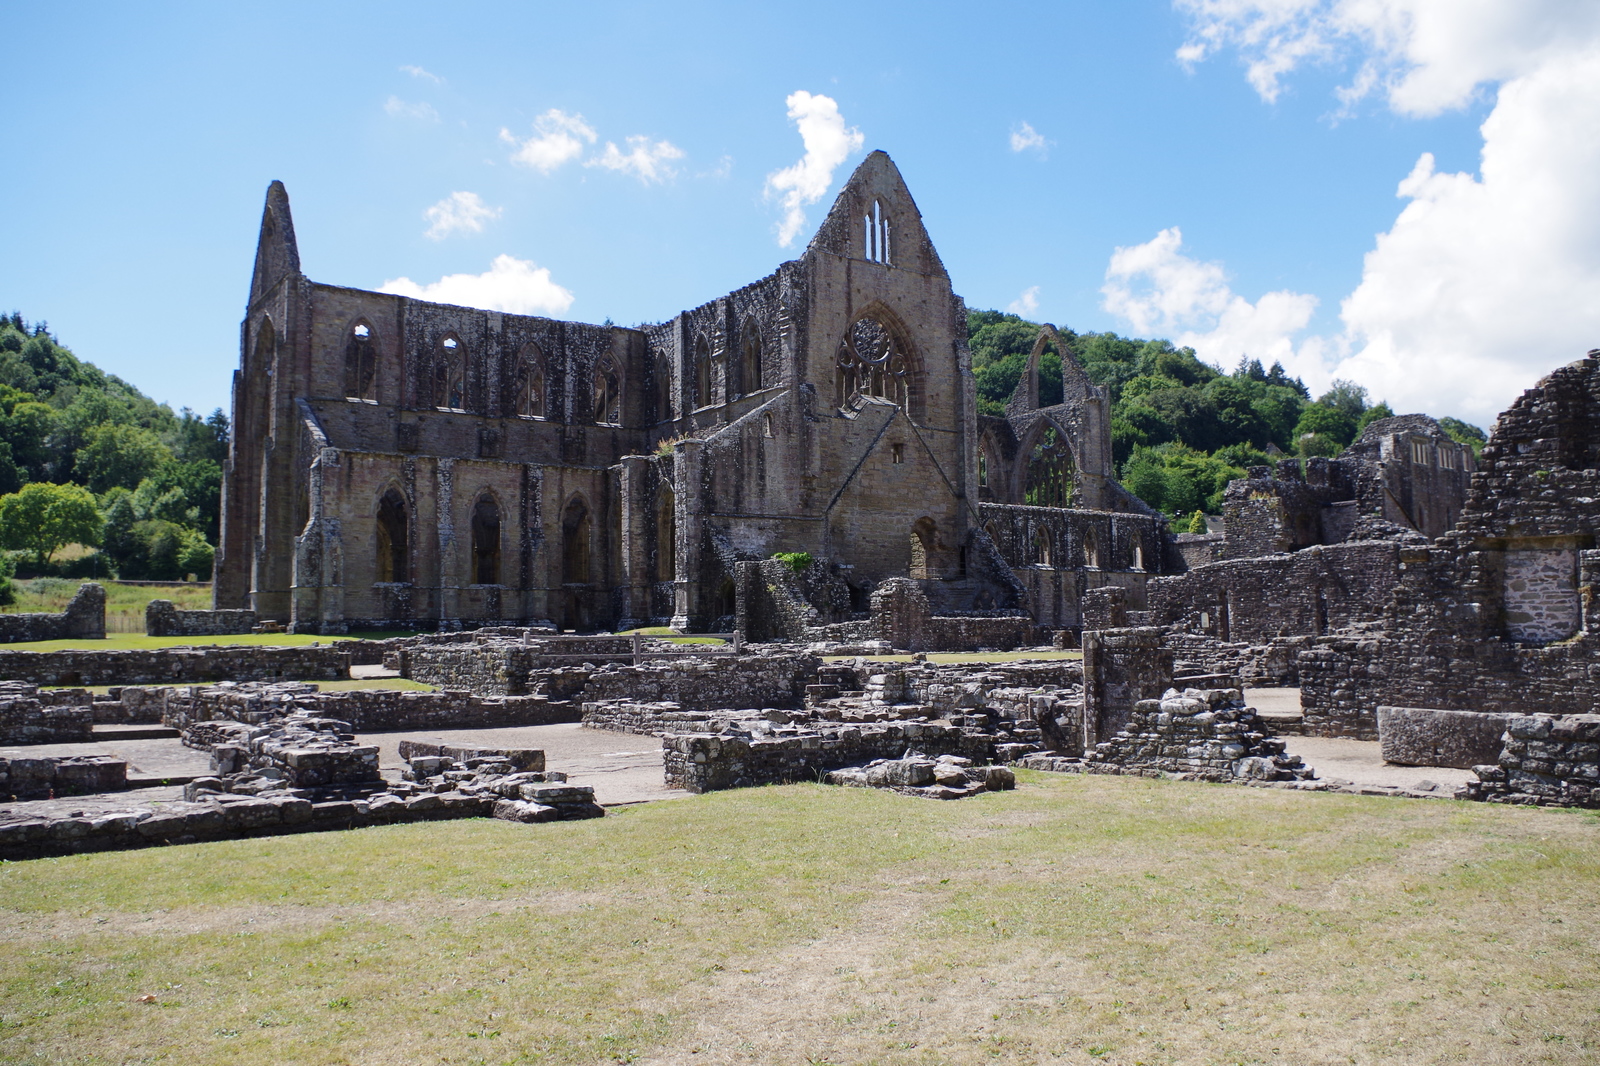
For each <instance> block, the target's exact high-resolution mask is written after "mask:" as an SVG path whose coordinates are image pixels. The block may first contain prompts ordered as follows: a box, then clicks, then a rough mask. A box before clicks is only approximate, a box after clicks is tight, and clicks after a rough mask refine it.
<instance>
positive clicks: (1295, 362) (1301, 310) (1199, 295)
mask: <svg viewBox="0 0 1600 1066" xmlns="http://www.w3.org/2000/svg"><path fill="white" fill-rule="evenodd" d="M1182 248H1183V233H1182V231H1180V230H1179V229H1178V227H1176V226H1173V227H1172V228H1171V229H1164V230H1162V231H1161V232H1160V233H1158V234H1156V235H1155V237H1154V238H1153V239H1151V240H1149V241H1146V242H1145V243H1144V244H1135V245H1133V246H1131V247H1128V248H1118V249H1117V250H1116V251H1115V252H1114V253H1113V254H1112V256H1111V264H1110V266H1108V267H1107V268H1106V284H1105V286H1104V287H1103V288H1102V289H1101V290H1100V292H1101V295H1102V297H1103V301H1102V306H1103V307H1105V309H1106V310H1107V311H1110V312H1111V313H1113V314H1115V315H1117V316H1119V317H1121V318H1123V319H1125V320H1127V322H1128V323H1129V325H1130V326H1131V327H1132V329H1133V331H1134V332H1135V333H1139V334H1142V335H1144V336H1163V337H1169V338H1171V339H1172V340H1173V341H1174V342H1175V343H1177V344H1181V345H1187V346H1189V347H1191V348H1193V349H1194V350H1195V353H1196V354H1197V355H1199V356H1200V358H1202V359H1204V360H1206V361H1207V362H1210V363H1217V364H1220V365H1222V366H1224V367H1231V366H1233V365H1234V364H1235V363H1237V362H1238V361H1239V358H1240V357H1241V356H1249V357H1250V358H1253V359H1260V360H1262V361H1263V362H1266V363H1271V362H1272V361H1274V360H1277V361H1278V362H1281V363H1283V365H1284V366H1285V367H1287V368H1289V370H1291V371H1292V372H1294V373H1297V374H1302V375H1304V376H1305V377H1307V378H1308V379H1309V380H1308V384H1310V385H1312V387H1314V388H1315V387H1320V386H1321V385H1322V384H1323V383H1325V382H1326V381H1327V379H1328V377H1329V375H1328V372H1327V369H1326V367H1325V366H1324V364H1323V361H1322V355H1323V347H1324V342H1323V341H1322V340H1321V339H1320V338H1316V337H1312V338H1309V339H1307V340H1306V341H1305V342H1304V343H1302V344H1300V345H1298V346H1297V345H1296V344H1295V342H1294V337H1295V335H1296V334H1298V333H1300V332H1301V331H1303V330H1304V329H1305V328H1306V326H1307V325H1309V324H1310V322H1311V315H1312V313H1313V312H1315V311H1316V309H1317V298H1316V297H1315V296H1310V295H1307V294H1305V293H1299V292H1289V291H1286V290H1285V291H1279V292H1269V293H1267V294H1266V295H1265V296H1262V297H1261V298H1260V299H1259V300H1257V301H1256V302H1254V303H1251V302H1250V301H1249V300H1247V299H1245V298H1244V297H1243V296H1240V295H1239V294H1237V293H1235V292H1234V291H1233V288H1232V287H1231V286H1230V285H1229V283H1228V277H1227V273H1226V271H1224V270H1223V267H1222V264H1221V263H1207V262H1202V261H1200V260H1198V259H1194V258H1192V257H1190V256H1187V255H1185V254H1183V251H1182Z"/></svg>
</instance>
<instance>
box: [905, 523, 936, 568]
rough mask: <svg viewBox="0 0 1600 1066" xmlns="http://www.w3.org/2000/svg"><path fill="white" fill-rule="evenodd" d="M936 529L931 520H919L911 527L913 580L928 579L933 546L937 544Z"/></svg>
mask: <svg viewBox="0 0 1600 1066" xmlns="http://www.w3.org/2000/svg"><path fill="white" fill-rule="evenodd" d="M937 536H938V528H937V527H936V526H935V525H934V524H933V519H931V518H919V519H917V521H916V524H915V525H913V526H912V527H911V576H912V577H915V578H930V577H932V576H933V570H932V567H931V564H930V560H931V559H932V558H933V552H934V545H935V543H937Z"/></svg>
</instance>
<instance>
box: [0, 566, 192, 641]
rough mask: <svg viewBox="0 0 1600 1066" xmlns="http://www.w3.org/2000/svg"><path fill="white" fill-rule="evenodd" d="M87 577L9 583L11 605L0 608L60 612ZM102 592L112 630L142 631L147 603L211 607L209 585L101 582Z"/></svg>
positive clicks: (16, 611)
mask: <svg viewBox="0 0 1600 1066" xmlns="http://www.w3.org/2000/svg"><path fill="white" fill-rule="evenodd" d="M87 580H90V579H89V578H82V579H79V578H61V577H35V578H28V579H27V580H23V581H16V582H13V587H14V588H15V589H16V593H17V599H16V602H15V603H12V604H9V605H7V606H5V607H0V611H3V612H5V613H6V614H20V613H35V612H41V611H47V612H52V613H53V612H58V611H61V610H64V609H65V608H66V606H67V603H68V602H69V601H70V600H71V599H72V597H73V596H75V595H77V592H78V586H80V585H82V584H83V583H84V581H87ZM100 584H101V585H102V586H103V587H104V588H105V590H106V624H107V626H110V627H113V628H116V627H117V626H118V622H119V620H121V625H122V627H123V628H136V629H138V630H140V631H142V630H143V629H144V609H145V606H146V605H147V604H148V603H149V602H150V601H151V600H171V601H172V602H173V605H174V606H176V607H177V608H178V609H179V610H182V611H195V610H204V609H207V608H209V607H210V606H211V585H210V584H209V583H202V582H198V581H197V582H190V583H186V584H183V585H174V586H156V585H124V584H122V583H121V582H120V581H109V580H106V579H101V580H100Z"/></svg>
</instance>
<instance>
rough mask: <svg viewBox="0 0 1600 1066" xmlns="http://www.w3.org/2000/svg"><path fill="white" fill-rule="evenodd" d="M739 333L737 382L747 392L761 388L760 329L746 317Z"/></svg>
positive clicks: (757, 390)
mask: <svg viewBox="0 0 1600 1066" xmlns="http://www.w3.org/2000/svg"><path fill="white" fill-rule="evenodd" d="M739 334H740V343H739V350H740V368H739V384H740V386H741V387H742V388H743V389H744V391H745V392H746V393H747V394H748V393H752V392H759V391H760V390H761V331H760V329H759V328H757V326H756V324H755V321H754V320H753V319H746V320H745V324H744V328H743V329H741V330H740V331H739Z"/></svg>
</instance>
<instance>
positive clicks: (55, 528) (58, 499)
mask: <svg viewBox="0 0 1600 1066" xmlns="http://www.w3.org/2000/svg"><path fill="white" fill-rule="evenodd" d="M104 529H105V520H104V519H103V518H102V517H101V516H100V509H99V508H98V507H96V506H95V502H94V497H93V496H91V495H90V494H89V493H88V492H87V491H86V490H85V489H84V488H83V487H82V486H79V485H52V484H50V483H48V482H43V481H35V482H33V483H32V484H29V485H24V486H23V487H22V488H21V489H20V490H18V491H17V492H14V493H12V494H11V495H9V496H0V546H3V547H6V548H10V549H12V550H15V551H31V552H32V553H33V555H34V561H35V562H36V563H37V564H38V565H39V566H40V567H41V568H43V567H44V566H45V565H46V564H47V563H48V562H49V560H50V556H51V554H52V553H54V552H55V551H56V549H57V548H62V547H65V546H66V545H68V544H87V545H97V544H99V543H100V538H101V534H102V532H103V531H104Z"/></svg>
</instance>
